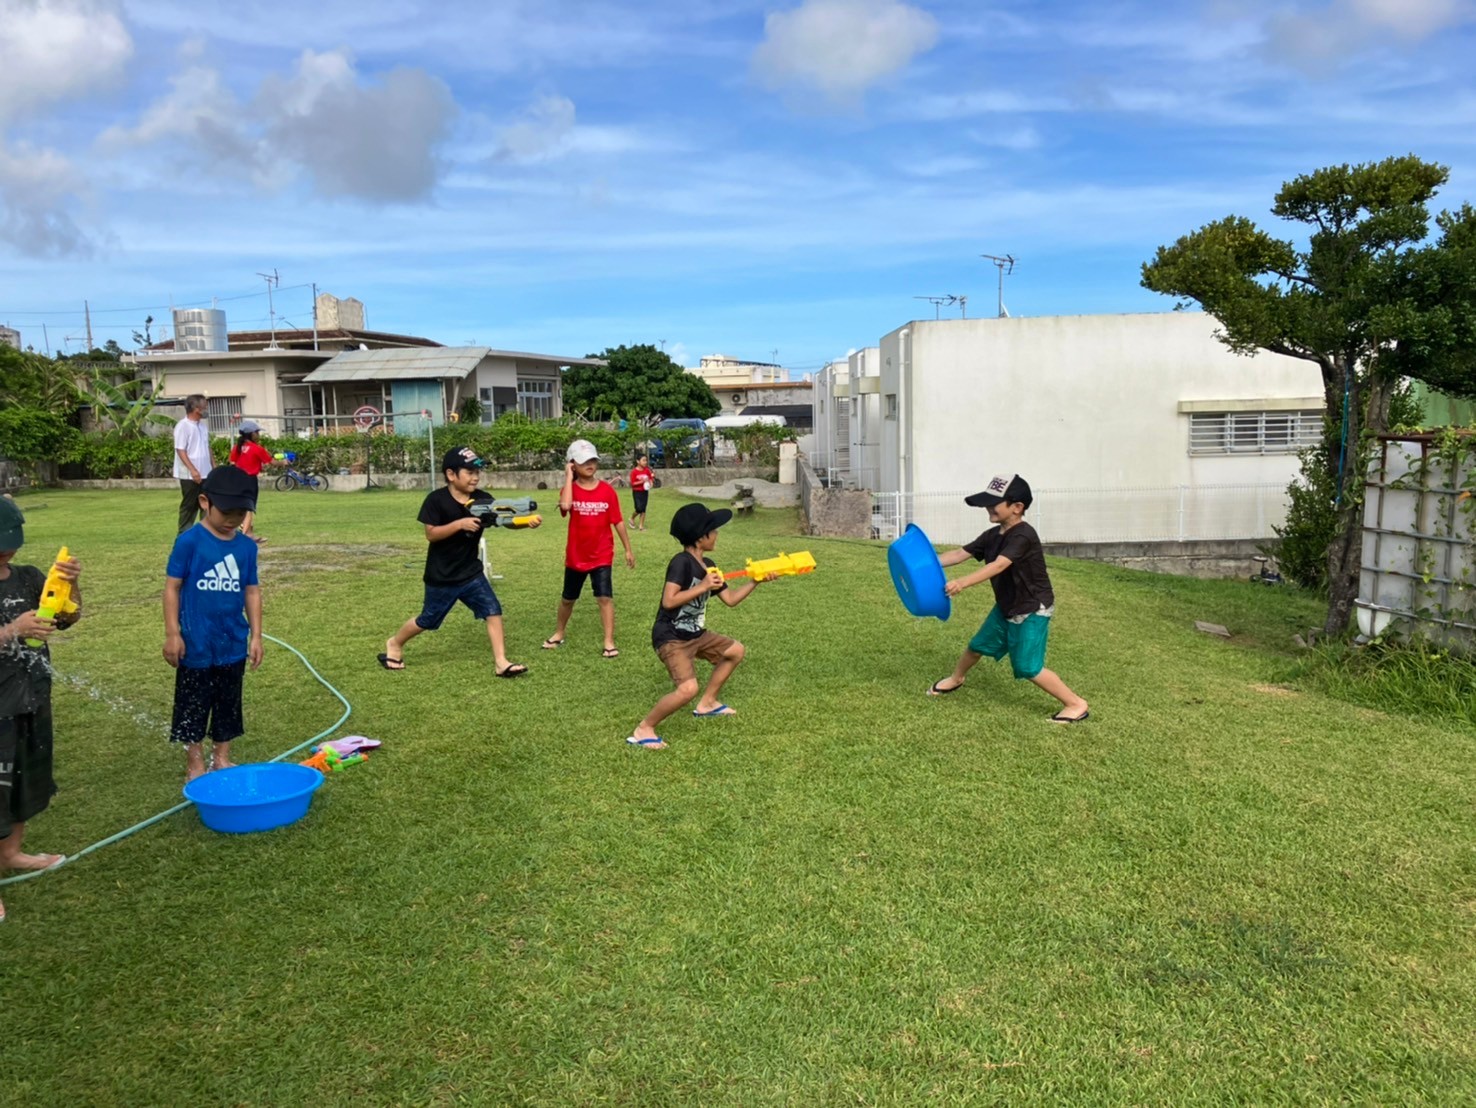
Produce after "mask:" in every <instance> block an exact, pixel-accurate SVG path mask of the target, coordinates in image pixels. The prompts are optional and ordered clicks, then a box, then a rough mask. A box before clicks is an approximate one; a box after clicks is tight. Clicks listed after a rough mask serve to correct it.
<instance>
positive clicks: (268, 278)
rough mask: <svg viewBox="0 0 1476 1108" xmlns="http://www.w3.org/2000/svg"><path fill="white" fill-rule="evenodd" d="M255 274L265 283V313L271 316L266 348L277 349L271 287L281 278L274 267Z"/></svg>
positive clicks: (274, 286) (279, 281)
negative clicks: (270, 328) (270, 340)
mask: <svg viewBox="0 0 1476 1108" xmlns="http://www.w3.org/2000/svg"><path fill="white" fill-rule="evenodd" d="M257 276H258V277H260V278H261V279H262V280H263V281H265V282H266V284H267V315H268V316H270V317H271V321H272V342H271V345H270V346H268V347H267V349H268V350H275V349H277V308H276V305H275V303H274V302H273V300H272V289H274V288H276V287H277V286H278V285H280V284H281V283H282V278H280V277H278V276H277V271H276V270H275V269H273V270H272V271H271V272H270V273H258V274H257ZM313 307H314V309H315V310H316V308H317V304H316V302H315V303H314V305H313Z"/></svg>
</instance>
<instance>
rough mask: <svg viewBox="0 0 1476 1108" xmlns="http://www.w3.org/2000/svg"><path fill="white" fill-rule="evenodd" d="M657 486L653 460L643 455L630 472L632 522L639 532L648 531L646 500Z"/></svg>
mask: <svg viewBox="0 0 1476 1108" xmlns="http://www.w3.org/2000/svg"><path fill="white" fill-rule="evenodd" d="M655 484H656V474H654V473H652V472H651V459H649V458H647V457H646V456H645V455H644V454H642V455H641V456H640V457H639V458H637V459H636V464H635V468H634V469H633V470H631V471H630V499H631V501H632V502H633V504H634V510H633V511H632V512H631V513H630V521H631V522H632V523H634V524H635V529H636V530H637V531H644V530H645V529H646V499H647V498H648V497H649V496H650V495H651V487H652V486H653V485H655Z"/></svg>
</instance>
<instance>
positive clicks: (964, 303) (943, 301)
mask: <svg viewBox="0 0 1476 1108" xmlns="http://www.w3.org/2000/svg"><path fill="white" fill-rule="evenodd" d="M912 299H914V300H926V301H927V302H928V303H929V304H931V305H932V306H933V318H934V319H941V318H942V317H943V309H944V308H945V307H949V308H951V307H952V306H953V305H955V304H957V305H958V317H959V318H960V319H968V318H969V298H968V297H967V296H955V295H954V294H953V293H951V292H950V293H948V294H946V295H944V296H914V297H913V298H912Z"/></svg>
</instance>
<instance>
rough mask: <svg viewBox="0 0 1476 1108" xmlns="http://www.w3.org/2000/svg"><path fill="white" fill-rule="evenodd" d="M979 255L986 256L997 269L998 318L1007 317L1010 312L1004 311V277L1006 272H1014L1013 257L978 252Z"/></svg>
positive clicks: (1010, 255)
mask: <svg viewBox="0 0 1476 1108" xmlns="http://www.w3.org/2000/svg"><path fill="white" fill-rule="evenodd" d="M979 257H981V258H988V259H989V260H990V261H991V262H993V263H994V268H996V269H997V270H999V318H1000V319H1007V318H1008V317H1009V314H1010V313H1009V312H1007V311H1005V306H1004V279H1005V273H1006V272H1009V273H1013V272H1015V257H1014V255H1013V254H1006V255H1005V256H1004V257H1003V258H1001V257H997V256H996V255H994V254H980V255H979ZM1006 267H1008V270H1007V269H1006Z"/></svg>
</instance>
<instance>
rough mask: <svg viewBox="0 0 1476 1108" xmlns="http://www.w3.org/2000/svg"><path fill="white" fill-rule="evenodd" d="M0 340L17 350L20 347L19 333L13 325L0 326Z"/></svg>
mask: <svg viewBox="0 0 1476 1108" xmlns="http://www.w3.org/2000/svg"><path fill="white" fill-rule="evenodd" d="M0 342H3V343H4V344H5V345H6V346H13V347H15V348H16V349H17V350H19V349H20V348H21V333H20V332H19V331H17V330H16V329H15V328H14V327H0Z"/></svg>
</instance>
